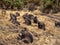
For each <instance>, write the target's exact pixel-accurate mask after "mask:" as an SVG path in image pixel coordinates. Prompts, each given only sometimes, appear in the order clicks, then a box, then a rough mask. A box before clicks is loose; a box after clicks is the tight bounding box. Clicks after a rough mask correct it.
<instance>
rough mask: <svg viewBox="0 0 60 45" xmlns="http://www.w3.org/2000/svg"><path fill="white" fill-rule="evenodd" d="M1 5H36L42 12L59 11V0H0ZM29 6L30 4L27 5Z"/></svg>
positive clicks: (12, 6) (21, 6)
mask: <svg viewBox="0 0 60 45" xmlns="http://www.w3.org/2000/svg"><path fill="white" fill-rule="evenodd" d="M0 2H2V5H3V7H5V8H6V9H8V8H10V9H14V7H16V8H17V9H23V8H24V7H25V6H26V5H31V3H32V4H33V5H37V6H40V9H41V10H42V12H45V13H49V12H50V11H51V10H52V12H58V11H60V0H0ZM29 7H30V6H29ZM27 8H28V7H27Z"/></svg>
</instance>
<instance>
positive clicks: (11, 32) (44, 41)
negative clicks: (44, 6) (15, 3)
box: [0, 10, 60, 45]
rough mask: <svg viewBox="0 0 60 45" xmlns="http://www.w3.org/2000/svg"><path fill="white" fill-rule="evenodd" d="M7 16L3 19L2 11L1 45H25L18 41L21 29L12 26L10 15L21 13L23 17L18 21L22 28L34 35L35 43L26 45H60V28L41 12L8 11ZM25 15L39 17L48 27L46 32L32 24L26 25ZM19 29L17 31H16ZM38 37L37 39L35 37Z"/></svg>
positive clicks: (0, 23) (0, 21)
mask: <svg viewBox="0 0 60 45" xmlns="http://www.w3.org/2000/svg"><path fill="white" fill-rule="evenodd" d="M6 12H7V14H6V15H5V16H4V17H3V16H2V14H1V10H0V27H1V29H0V44H4V45H25V44H24V43H22V42H21V41H18V40H17V37H18V34H20V32H19V31H20V30H21V28H20V27H16V26H15V25H14V24H12V23H11V22H10V21H9V19H10V15H9V14H10V13H14V14H15V12H19V13H20V14H21V16H19V17H18V21H19V22H20V23H21V25H20V26H21V27H26V28H27V29H28V31H29V32H30V33H31V34H32V35H33V38H34V41H33V43H32V44H26V45H60V28H57V27H55V24H54V21H53V20H52V19H51V18H49V17H47V16H42V15H40V12H39V11H33V12H28V11H23V10H22V11H9V10H8V11H6ZM25 13H31V14H33V15H34V16H37V17H38V20H39V21H41V22H44V23H45V25H46V31H44V30H42V29H38V28H37V25H36V24H34V23H32V25H31V26H27V25H26V24H24V23H23V22H24V20H23V18H22V16H23V15H24V14H25ZM15 29H17V30H18V32H17V30H15ZM35 34H36V35H37V37H35V36H34V35H35Z"/></svg>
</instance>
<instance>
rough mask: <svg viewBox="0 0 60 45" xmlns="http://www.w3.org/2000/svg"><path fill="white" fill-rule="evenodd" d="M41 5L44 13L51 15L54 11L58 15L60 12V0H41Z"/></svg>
mask: <svg viewBox="0 0 60 45" xmlns="http://www.w3.org/2000/svg"><path fill="white" fill-rule="evenodd" d="M40 5H41V6H40V7H41V9H42V10H43V11H42V12H47V13H49V12H50V11H51V10H52V12H54V13H56V12H58V11H60V0H41V1H40ZM45 10H46V11H45Z"/></svg>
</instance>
